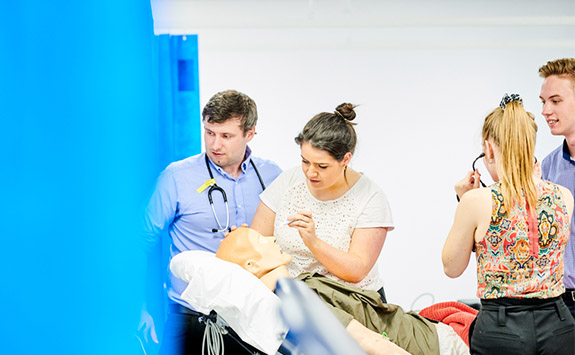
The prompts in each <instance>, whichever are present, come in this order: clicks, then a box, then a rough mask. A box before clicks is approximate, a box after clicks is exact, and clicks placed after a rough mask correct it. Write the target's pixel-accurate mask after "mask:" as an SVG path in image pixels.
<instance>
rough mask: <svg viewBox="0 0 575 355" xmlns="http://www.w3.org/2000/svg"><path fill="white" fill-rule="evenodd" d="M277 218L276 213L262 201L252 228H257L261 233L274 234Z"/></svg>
mask: <svg viewBox="0 0 575 355" xmlns="http://www.w3.org/2000/svg"><path fill="white" fill-rule="evenodd" d="M275 219H276V213H275V212H274V211H272V209H271V208H269V207H268V206H266V204H265V203H263V202H261V201H260V204H259V205H258V208H257V209H256V213H255V215H254V218H253V220H252V225H251V226H250V228H252V229H255V230H257V231H258V232H260V234H261V235H267V236H269V235H274V222H275Z"/></svg>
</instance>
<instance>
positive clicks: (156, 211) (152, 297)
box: [138, 171, 177, 343]
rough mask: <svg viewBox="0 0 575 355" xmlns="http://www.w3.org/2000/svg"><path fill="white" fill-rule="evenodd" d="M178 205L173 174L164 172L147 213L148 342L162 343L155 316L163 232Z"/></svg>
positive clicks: (143, 318) (144, 323)
mask: <svg viewBox="0 0 575 355" xmlns="http://www.w3.org/2000/svg"><path fill="white" fill-rule="evenodd" d="M176 207H177V190H176V184H175V181H174V178H173V176H172V174H171V173H170V172H168V171H164V172H162V174H161V175H160V177H159V178H158V181H157V183H156V187H155V189H154V191H153V193H152V196H151V197H150V200H149V202H148V205H147V206H146V209H145V213H144V216H143V223H142V224H143V226H142V244H143V245H142V246H143V249H144V267H145V270H144V272H145V275H146V277H145V279H144V284H145V285H144V287H145V288H144V290H143V293H144V301H143V303H142V310H141V315H140V323H139V325H138V330H139V331H141V332H142V335H143V338H144V340H145V341H146V342H149V341H150V340H151V341H153V342H154V343H158V339H157V335H156V330H155V324H154V318H153V317H152V315H151V314H156V313H157V312H158V310H157V308H158V307H157V305H158V304H160V302H161V301H160V300H161V297H163V292H162V276H163V271H162V270H163V267H162V263H161V260H162V253H161V243H160V239H161V235H162V233H163V231H164V230H165V229H166V228H167V226H169V224H170V223H171V222H172V221H173V219H174V218H175V214H176Z"/></svg>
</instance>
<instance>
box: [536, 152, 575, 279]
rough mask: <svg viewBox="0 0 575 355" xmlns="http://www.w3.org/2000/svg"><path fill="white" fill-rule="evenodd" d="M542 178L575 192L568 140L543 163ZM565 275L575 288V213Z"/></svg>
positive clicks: (567, 249) (573, 168)
mask: <svg viewBox="0 0 575 355" xmlns="http://www.w3.org/2000/svg"><path fill="white" fill-rule="evenodd" d="M541 171H542V176H541V177H542V178H543V179H545V180H549V181H551V182H553V183H555V184H558V185H561V186H565V187H566V188H567V189H569V190H570V191H571V193H572V194H575V161H574V160H573V159H572V158H571V156H570V154H569V147H568V146H567V141H563V145H561V146H559V147H558V148H557V149H555V150H554V151H552V152H551V153H549V155H548V156H546V157H545V159H543V162H542V163H541ZM563 263H564V266H565V276H564V277H563V283H564V284H565V287H566V288H571V289H575V214H574V215H573V216H572V217H571V233H570V234H569V241H568V242H567V246H566V247H565V257H564V259H563Z"/></svg>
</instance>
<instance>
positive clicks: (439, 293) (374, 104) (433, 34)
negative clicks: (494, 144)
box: [152, 0, 575, 309]
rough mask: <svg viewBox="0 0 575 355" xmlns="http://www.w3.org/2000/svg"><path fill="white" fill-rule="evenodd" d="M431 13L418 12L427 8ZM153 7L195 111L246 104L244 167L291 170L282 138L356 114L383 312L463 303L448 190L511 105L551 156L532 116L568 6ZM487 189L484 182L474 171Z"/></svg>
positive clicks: (549, 140) (572, 5)
mask: <svg viewBox="0 0 575 355" xmlns="http://www.w3.org/2000/svg"><path fill="white" fill-rule="evenodd" d="M430 3H431V2H430ZM432 3H433V6H432V5H431V4H427V3H426V2H424V1H416V2H413V1H412V2H405V1H404V2H397V1H277V2H273V1H263V0H260V1H245V2H244V1H236V2H230V1H174V0H170V1H168V0H156V1H152V4H153V8H154V19H155V28H156V32H157V33H180V34H182V33H197V34H198V35H199V56H200V57H199V61H200V63H199V68H200V93H201V102H202V104H203V103H205V102H206V101H207V100H208V98H209V97H210V96H211V95H212V94H214V93H215V92H217V91H221V90H223V89H228V88H233V89H237V90H240V91H243V92H245V93H247V94H248V95H250V96H251V97H252V98H254V99H255V101H256V102H257V104H258V110H259V115H260V122H259V124H258V129H257V131H258V135H257V136H256V138H255V139H254V141H253V144H251V146H252V148H253V149H254V150H255V151H256V152H257V155H259V156H262V157H265V158H270V159H273V160H275V161H276V162H278V163H279V164H280V166H282V168H284V169H285V168H289V167H291V166H294V165H297V164H299V161H300V158H299V147H298V146H297V145H296V144H295V143H294V141H293V138H294V137H295V136H296V135H297V133H298V132H299V131H300V130H301V129H302V128H303V126H304V124H305V123H306V122H307V120H308V119H310V118H311V117H312V116H313V115H315V114H316V113H319V112H321V111H332V110H333V109H334V108H335V107H336V106H337V105H338V104H340V103H342V102H344V101H345V102H351V103H354V104H359V105H360V106H359V107H358V108H357V113H358V118H357V119H356V122H357V123H358V125H357V126H356V128H357V132H358V136H359V145H358V148H357V151H356V155H355V157H354V159H353V167H354V168H355V169H357V170H359V171H363V172H365V173H366V174H367V175H368V176H369V177H370V178H372V179H373V180H375V181H376V182H377V183H378V184H380V186H381V187H382V188H383V189H384V191H385V192H386V193H387V196H388V199H389V201H390V203H391V205H392V208H393V213H394V219H395V223H396V229H395V230H394V231H393V232H391V233H390V234H389V235H388V239H387V241H386V243H385V246H384V249H383V252H382V254H381V257H380V264H381V270H382V272H383V277H384V280H385V282H386V286H385V288H386V293H387V294H388V300H389V301H390V302H392V303H397V304H400V305H402V306H403V307H405V308H408V309H411V308H414V309H420V308H423V307H425V306H427V305H429V304H430V303H431V302H432V299H431V297H424V298H422V299H421V300H420V301H419V302H417V303H416V304H413V302H414V300H415V298H416V297H417V296H419V295H421V294H424V293H430V294H431V295H433V298H434V301H435V302H439V301H444V300H454V299H460V298H474V297H475V282H476V278H475V269H474V258H472V261H471V262H470V264H471V266H470V267H469V268H468V270H467V271H466V272H465V273H464V275H463V276H462V277H460V278H459V279H455V280H451V279H449V278H447V277H446V276H444V274H443V270H442V266H441V258H440V255H441V248H442V245H443V242H444V240H445V237H446V235H447V233H448V230H449V228H450V226H451V222H452V220H453V215H454V211H455V208H456V199H455V193H454V191H453V185H454V184H455V182H457V181H458V180H459V179H461V178H462V177H463V175H464V174H465V173H466V171H468V170H470V169H471V162H472V160H473V159H474V158H475V157H476V156H477V155H478V154H479V153H480V151H481V142H480V128H481V124H482V120H483V118H484V117H485V115H486V114H487V113H488V112H489V111H490V110H492V109H493V108H495V107H496V106H497V105H498V104H499V101H500V99H501V96H502V95H503V94H504V93H506V92H508V93H519V94H521V95H522V97H523V98H524V101H525V107H526V108H527V109H528V110H529V111H531V112H533V113H534V114H535V115H536V117H537V124H538V125H539V134H538V147H537V157H538V158H540V159H542V158H543V157H544V156H545V155H546V154H547V153H548V152H549V151H551V150H552V149H553V148H554V147H556V146H557V145H559V144H560V142H561V139H560V138H558V137H552V136H551V135H550V134H549V130H548V128H547V127H546V124H545V121H544V120H543V119H542V117H541V115H540V106H541V105H540V103H539V99H538V95H539V89H540V85H541V81H542V80H541V79H540V78H539V77H538V75H537V69H538V68H539V67H540V66H541V65H543V64H544V63H545V62H546V61H547V60H552V59H556V58H561V57H573V56H575V40H574V36H573V34H574V33H575V1H565V0H563V1H557V0H551V1H546V2H540V1H532V0H528V1H458V2H456V1H446V0H444V1H437V2H432ZM482 172H483V174H484V175H483V176H484V177H486V180H489V179H488V178H487V175H488V174H487V171H485V170H482Z"/></svg>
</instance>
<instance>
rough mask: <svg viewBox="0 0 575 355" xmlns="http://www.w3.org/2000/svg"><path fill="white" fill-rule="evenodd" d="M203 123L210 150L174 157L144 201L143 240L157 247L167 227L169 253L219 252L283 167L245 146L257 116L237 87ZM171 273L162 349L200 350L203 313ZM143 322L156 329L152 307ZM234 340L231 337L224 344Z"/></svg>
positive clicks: (208, 109)
mask: <svg viewBox="0 0 575 355" xmlns="http://www.w3.org/2000/svg"><path fill="white" fill-rule="evenodd" d="M202 122H203V125H204V142H205V152H204V153H202V154H199V155H196V156H192V157H189V158H186V159H184V160H181V161H177V162H174V163H172V164H170V165H169V166H168V167H167V168H166V169H165V170H164V171H163V172H162V173H161V175H160V177H159V178H158V180H157V182H156V187H155V189H154V192H153V194H152V196H151V198H150V201H149V203H148V206H147V208H146V213H145V227H144V228H145V239H146V240H145V242H146V244H147V245H148V246H149V249H150V251H151V250H152V249H153V247H154V246H155V245H157V244H158V243H159V242H160V239H161V235H162V232H163V231H164V230H167V231H168V234H169V236H170V242H171V243H170V258H171V257H173V256H174V255H176V254H178V253H180V252H182V251H185V250H205V251H210V252H214V253H215V252H216V250H217V249H218V247H219V245H220V241H221V240H222V239H223V238H224V233H226V232H227V231H229V228H230V227H231V226H232V225H236V226H239V225H242V224H244V223H245V224H248V225H250V224H251V221H252V218H253V216H254V213H255V210H256V207H257V206H258V203H259V194H260V193H261V192H262V191H263V190H264V189H265V187H266V186H268V185H269V184H270V183H271V182H272V181H273V180H274V179H275V178H276V177H277V176H278V175H279V174H280V172H281V169H280V168H279V167H278V166H277V165H276V164H275V163H273V162H271V161H267V160H263V159H260V158H256V157H253V156H252V152H251V149H250V148H249V147H248V145H247V144H248V143H249V142H250V141H251V140H252V138H253V137H254V135H255V127H256V123H257V109H256V104H255V102H254V101H253V100H252V99H251V98H249V97H248V96H247V95H245V94H243V93H240V92H237V91H235V90H227V91H223V92H219V93H217V94H215V95H214V96H213V97H212V98H210V100H209V101H208V103H207V104H206V106H205V107H204V110H203V112H202ZM168 274H169V275H168V278H167V281H166V284H165V287H166V290H167V294H168V298H169V305H168V317H167V321H166V326H165V329H164V337H163V341H162V345H161V348H160V353H162V354H184V353H188V354H191V353H196V352H197V350H198V349H201V344H202V337H203V333H204V328H205V324H204V323H203V322H202V321H201V320H200V318H201V317H202V315H201V314H198V313H197V312H195V311H194V310H193V308H192V307H190V306H189V305H188V304H187V303H186V302H185V301H183V300H182V299H181V298H180V295H181V293H182V292H183V291H184V289H185V287H186V284H185V283H184V282H182V281H181V280H179V279H177V278H176V277H174V276H173V275H172V274H171V273H170V272H169V271H168ZM142 323H143V324H144V325H145V327H146V330H145V331H151V332H155V330H154V325H153V320H152V318H151V317H150V316H149V314H148V313H147V310H144V311H143V317H142ZM228 343H231V344H228ZM233 345H234V342H233V341H231V340H229V339H228V340H226V344H225V346H226V349H228V347H230V346H233ZM235 345H236V346H237V343H236V344H235ZM232 353H237V352H235V351H232Z"/></svg>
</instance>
